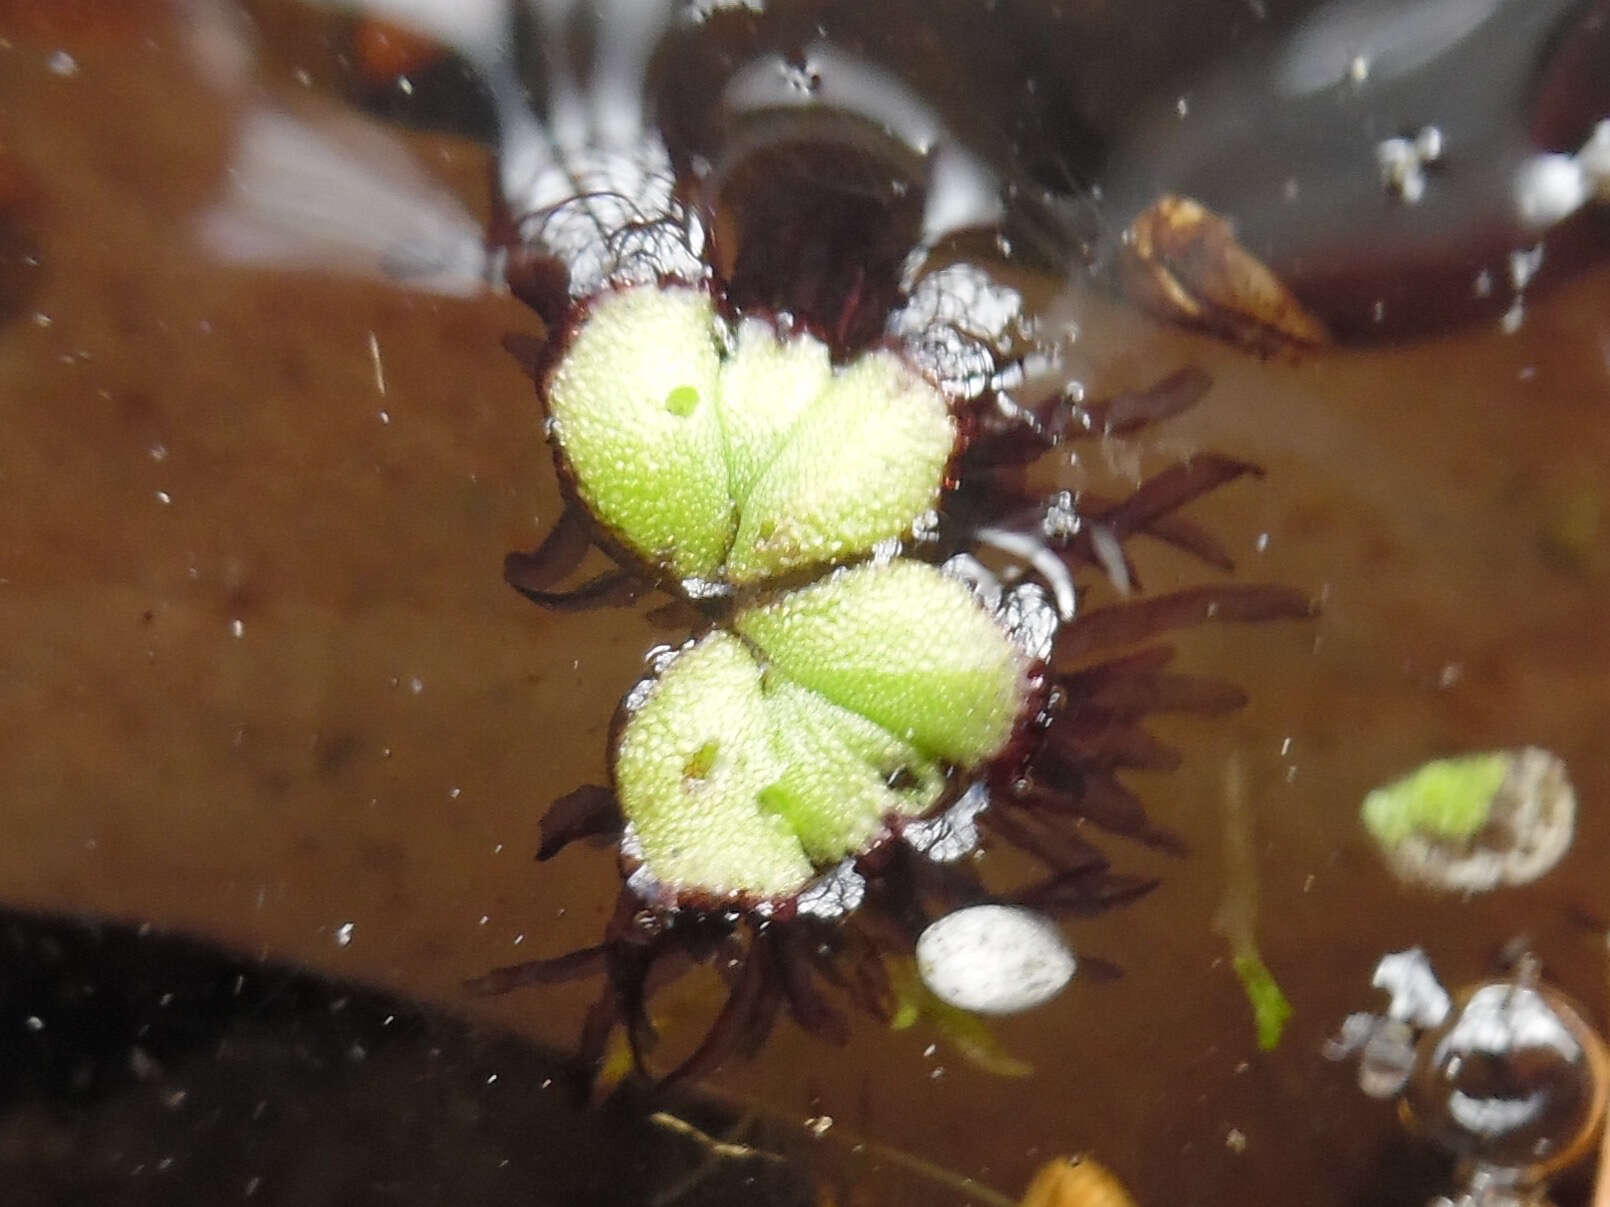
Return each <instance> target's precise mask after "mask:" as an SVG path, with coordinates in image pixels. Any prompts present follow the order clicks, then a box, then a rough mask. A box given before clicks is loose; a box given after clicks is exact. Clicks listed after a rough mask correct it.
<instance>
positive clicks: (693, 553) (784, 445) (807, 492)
mask: <svg viewBox="0 0 1610 1207" xmlns="http://www.w3.org/2000/svg"><path fill="white" fill-rule="evenodd" d="M547 400H548V411H549V415H550V417H551V418H552V420H553V429H552V430H553V435H554V437H555V439H556V440H557V441H558V443H559V446H560V448H561V449H562V450H563V452H564V455H565V457H566V458H567V459H568V461H569V463H570V466H571V468H572V470H573V471H574V474H575V480H576V486H577V489H578V491H579V492H580V494H581V496H582V498H583V499H584V501H585V502H586V503H587V505H588V506H589V508H590V509H591V510H592V511H593V513H594V515H596V516H597V517H598V518H599V519H600V520H602V521H603V522H604V523H605V524H606V525H607V526H608V527H609V528H610V529H611V530H612V531H613V532H614V533H615V534H616V535H617V536H618V537H619V538H620V539H621V540H622V541H623V542H624V543H625V544H627V545H628V546H630V547H631V548H632V549H633V550H634V551H635V552H637V553H638V554H640V555H641V556H643V557H644V558H645V559H647V560H648V561H650V562H652V563H654V564H656V565H659V566H663V567H665V568H667V569H668V570H670V571H671V572H673V573H675V574H676V575H677V576H679V577H682V578H702V579H722V580H725V581H727V582H730V583H734V584H737V585H746V584H752V583H758V582H763V581H765V580H767V579H770V578H775V577H778V576H780V575H784V574H787V573H790V572H791V571H794V570H799V569H802V568H805V567H808V566H814V565H822V564H826V563H830V562H833V561H838V560H842V559H844V558H848V557H854V556H857V555H859V554H862V553H865V552H868V551H869V550H871V549H872V547H873V546H874V545H876V544H877V543H878V542H880V541H883V540H886V539H888V538H890V537H899V536H902V535H905V534H906V533H908V532H909V531H910V530H911V528H912V526H913V525H914V524H915V523H916V522H917V520H918V519H919V518H920V517H921V516H922V515H923V514H924V513H925V512H927V511H928V510H929V509H931V508H932V507H933V506H934V505H935V503H936V502H937V500H938V497H939V491H940V488H941V486H942V484H943V479H944V472H945V466H946V463H947V462H948V461H949V459H950V456H951V453H952V452H953V450H954V448H955V444H956V425H955V421H954V419H953V418H952V417H951V414H950V409H949V407H948V405H947V404H946V402H945V399H944V397H943V395H942V394H940V392H939V391H938V390H936V389H935V388H934V387H933V386H932V385H930V384H929V383H928V382H927V381H925V380H924V379H923V378H921V377H919V376H918V375H917V374H916V373H914V372H913V371H912V370H911V369H909V368H908V367H907V366H906V365H905V364H904V363H903V362H902V361H901V360H900V359H899V358H898V357H896V356H894V355H893V354H891V353H887V352H872V353H868V354H866V355H863V356H862V357H860V358H859V359H857V360H856V361H854V362H852V363H851V364H849V365H847V366H845V367H843V368H841V369H839V370H836V371H835V370H834V369H833V367H832V366H831V365H830V363H829V360H828V354H827V348H826V346H825V345H823V344H822V343H821V342H820V341H818V340H816V339H814V338H812V337H810V336H808V335H787V336H779V335H778V334H777V333H776V331H775V330H774V329H773V328H772V327H771V326H770V325H768V324H764V323H760V322H757V321H753V320H751V321H747V322H745V323H743V324H740V326H739V327H738V329H737V332H736V333H735V334H731V335H729V333H728V332H727V330H726V328H725V325H724V324H723V323H722V321H721V320H720V318H719V317H718V316H717V315H716V313H715V308H714V305H713V303H712V302H711V300H710V298H709V296H708V295H707V294H705V293H704V292H702V291H700V290H697V289H690V288H683V287H664V288H662V287H658V286H641V287H637V288H632V289H625V290H621V291H618V292H615V293H610V294H605V295H604V296H602V297H601V298H599V299H598V300H597V301H596V302H595V303H594V305H593V308H592V310H591V312H590V313H589V314H588V315H587V316H586V318H585V319H584V320H583V321H582V323H581V324H580V326H579V327H578V328H577V330H576V332H575V334H574V336H573V338H572V340H571V343H570V346H569V347H568V348H567V349H566V351H565V353H564V355H563V356H562V357H561V358H560V359H559V362H558V364H557V365H556V366H555V368H554V371H553V373H552V374H551V375H550V377H549V378H548V382H547Z"/></svg>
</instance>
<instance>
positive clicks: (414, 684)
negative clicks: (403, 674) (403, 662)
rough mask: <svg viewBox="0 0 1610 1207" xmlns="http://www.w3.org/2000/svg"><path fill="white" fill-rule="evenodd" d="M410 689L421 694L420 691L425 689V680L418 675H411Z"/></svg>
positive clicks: (416, 693)
mask: <svg viewBox="0 0 1610 1207" xmlns="http://www.w3.org/2000/svg"><path fill="white" fill-rule="evenodd" d="M408 690H409V691H410V692H412V693H413V694H414V695H416V696H417V695H419V693H420V692H422V691H424V690H425V681H424V680H423V679H421V678H420V677H419V676H418V675H414V676H412V677H410V678H409V680H408Z"/></svg>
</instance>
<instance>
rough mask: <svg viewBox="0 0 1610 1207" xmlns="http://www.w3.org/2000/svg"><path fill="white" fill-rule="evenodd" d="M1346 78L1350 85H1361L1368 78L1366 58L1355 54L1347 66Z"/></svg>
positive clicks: (1368, 69)
mask: <svg viewBox="0 0 1610 1207" xmlns="http://www.w3.org/2000/svg"><path fill="white" fill-rule="evenodd" d="M1347 78H1348V81H1349V82H1350V83H1353V84H1362V83H1363V82H1364V81H1365V80H1367V79H1369V78H1370V60H1369V58H1368V57H1367V56H1365V55H1361V54H1356V55H1354V56H1353V59H1352V61H1351V62H1350V63H1348V65H1347Z"/></svg>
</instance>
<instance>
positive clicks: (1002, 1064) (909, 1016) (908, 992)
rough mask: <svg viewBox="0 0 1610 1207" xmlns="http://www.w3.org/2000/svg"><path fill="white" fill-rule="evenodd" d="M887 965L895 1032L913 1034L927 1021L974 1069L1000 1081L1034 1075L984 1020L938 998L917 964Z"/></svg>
mask: <svg viewBox="0 0 1610 1207" xmlns="http://www.w3.org/2000/svg"><path fill="white" fill-rule="evenodd" d="M884 963H885V966H886V967H887V968H888V970H889V984H890V988H891V989H892V990H893V991H894V1000H895V1007H894V1013H893V1015H892V1016H891V1017H890V1019H889V1029H890V1030H891V1031H905V1030H909V1029H910V1028H912V1027H914V1026H916V1025H917V1023H919V1022H921V1021H923V1020H924V1019H926V1020H927V1021H929V1022H931V1023H932V1024H933V1026H934V1030H936V1031H937V1032H939V1036H940V1038H941V1039H943V1040H944V1041H945V1043H946V1044H948V1045H949V1046H950V1047H951V1048H953V1049H955V1051H956V1053H957V1055H959V1056H960V1057H961V1058H962V1059H963V1060H965V1061H966V1062H967V1063H968V1064H970V1065H972V1066H973V1067H974V1068H976V1069H980V1070H982V1071H983V1072H985V1073H991V1074H993V1075H995V1076H996V1077H1032V1076H1033V1075H1034V1066H1033V1065H1032V1064H1030V1063H1029V1062H1028V1061H1026V1060H1023V1059H1021V1058H1020V1057H1017V1056H1013V1055H1012V1054H1011V1053H1010V1052H1008V1051H1007V1050H1006V1048H1005V1047H1004V1046H1003V1045H1002V1043H1001V1041H1000V1039H999V1038H997V1037H996V1035H995V1032H994V1031H993V1030H991V1029H990V1025H989V1024H988V1023H987V1022H985V1021H984V1020H983V1019H982V1018H980V1017H979V1016H978V1015H976V1014H974V1013H973V1012H972V1011H970V1010H963V1009H962V1008H961V1007H960V1006H952V1005H950V1004H949V1003H948V1002H942V1001H940V1000H939V998H937V997H935V996H934V993H933V991H932V990H931V989H929V988H928V986H926V985H924V984H923V983H922V977H920V976H919V975H918V974H917V965H916V962H915V961H914V960H911V959H909V958H899V959H893V958H891V959H888V960H886V961H884Z"/></svg>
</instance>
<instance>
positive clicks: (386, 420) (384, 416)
mask: <svg viewBox="0 0 1610 1207" xmlns="http://www.w3.org/2000/svg"><path fill="white" fill-rule="evenodd" d="M380 422H381V424H382V425H383V426H385V427H390V426H391V412H390V411H381V412H380Z"/></svg>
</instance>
